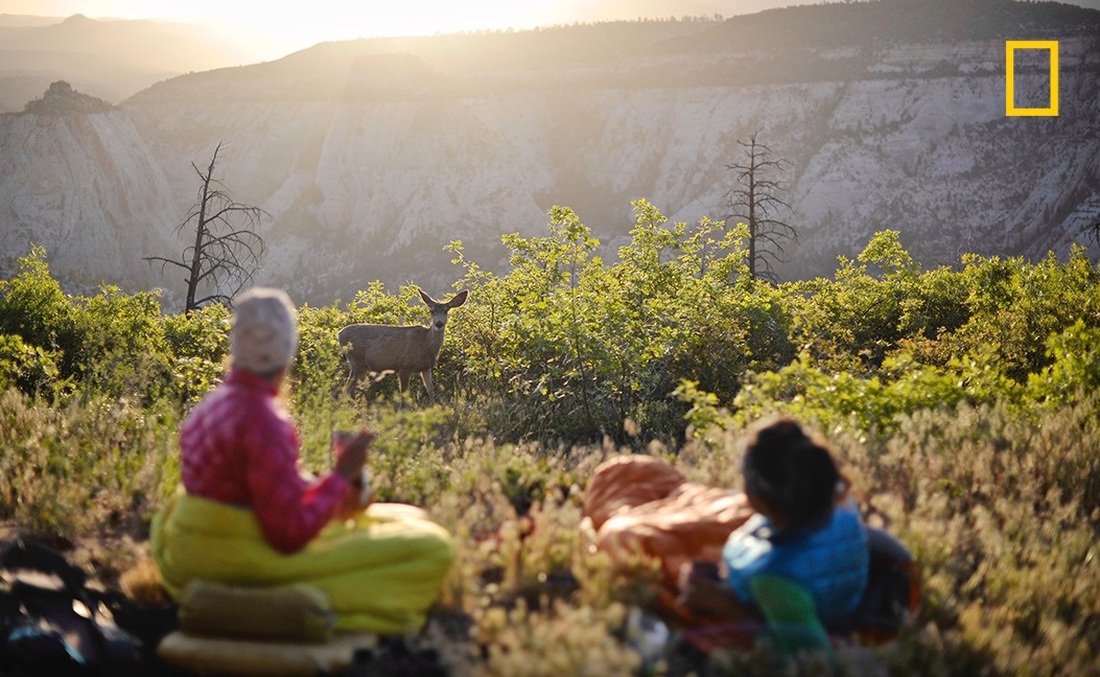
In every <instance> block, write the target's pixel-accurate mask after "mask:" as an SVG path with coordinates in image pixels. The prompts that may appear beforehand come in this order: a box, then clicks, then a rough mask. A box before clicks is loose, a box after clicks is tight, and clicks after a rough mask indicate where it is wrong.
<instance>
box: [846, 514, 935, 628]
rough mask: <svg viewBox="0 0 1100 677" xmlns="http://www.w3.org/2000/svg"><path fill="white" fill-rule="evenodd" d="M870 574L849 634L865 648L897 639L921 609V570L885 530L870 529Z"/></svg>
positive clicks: (902, 546)
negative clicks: (868, 645) (856, 638)
mask: <svg viewBox="0 0 1100 677" xmlns="http://www.w3.org/2000/svg"><path fill="white" fill-rule="evenodd" d="M867 538H868V547H869V549H870V556H871V557H870V570H869V572H868V579H867V589H866V591H865V592H864V593H863V599H862V600H861V601H860V604H859V606H858V607H857V608H856V610H855V612H853V614H852V617H851V619H850V624H851V625H850V628H849V632H851V633H853V634H855V635H857V636H858V637H859V639H860V641H861V643H864V644H882V643H885V642H889V641H891V640H893V639H895V638H896V637H897V635H898V633H899V632H900V631H901V629H902V628H903V627H904V626H905V624H906V623H908V622H909V621H910V620H911V619H912V618H913V617H915V616H916V614H917V613H918V611H919V609H920V603H921V575H920V566H919V564H918V563H917V562H916V560H914V559H913V556H912V554H910V552H909V550H908V549H907V548H906V547H905V546H904V545H903V544H902V543H901V541H899V540H898V539H896V538H894V537H893V536H892V535H890V534H889V533H887V532H886V531H884V530H882V529H877V528H875V527H870V526H868V527H867Z"/></svg>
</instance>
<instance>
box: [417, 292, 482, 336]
mask: <svg viewBox="0 0 1100 677" xmlns="http://www.w3.org/2000/svg"><path fill="white" fill-rule="evenodd" d="M416 291H418V292H420V299H421V300H422V301H424V303H426V304H427V305H428V308H430V309H431V311H432V322H431V324H430V325H429V326H430V327H431V329H432V331H443V329H444V328H445V327H446V326H447V313H449V312H450V311H451V310H452V309H454V308H457V307H459V306H461V305H462V304H463V303H466V297H467V296H469V295H470V292H468V291H466V290H463V291H460V292H458V293H457V294H455V295H454V296H452V297H451V300H449V301H446V302H444V303H440V302H439V301H436V300H435V299H433V298H432V297H430V296H428V295H427V294H426V293H425V292H424V290H423V289H421V288H419V287H417V288H416Z"/></svg>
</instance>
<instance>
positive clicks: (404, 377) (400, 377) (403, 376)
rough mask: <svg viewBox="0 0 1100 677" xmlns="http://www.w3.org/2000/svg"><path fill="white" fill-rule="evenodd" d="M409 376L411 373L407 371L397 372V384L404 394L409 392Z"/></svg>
mask: <svg viewBox="0 0 1100 677" xmlns="http://www.w3.org/2000/svg"><path fill="white" fill-rule="evenodd" d="M409 376H410V373H409V372H407V371H399V372H397V383H398V385H399V386H400V388H401V392H403V393H407V392H409Z"/></svg>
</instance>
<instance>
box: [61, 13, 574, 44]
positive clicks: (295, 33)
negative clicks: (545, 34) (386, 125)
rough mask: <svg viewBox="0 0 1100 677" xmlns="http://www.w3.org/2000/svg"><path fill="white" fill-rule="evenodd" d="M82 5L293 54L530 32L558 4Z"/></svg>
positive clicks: (116, 14)
mask: <svg viewBox="0 0 1100 677" xmlns="http://www.w3.org/2000/svg"><path fill="white" fill-rule="evenodd" d="M567 1H568V0H567ZM78 4H79V3H78ZM85 4H87V5H96V6H97V10H100V9H101V10H102V15H103V16H106V15H113V16H120V17H125V18H155V19H166V20H174V21H187V22H202V23H211V24H218V25H221V26H224V27H227V28H230V29H232V30H234V32H237V34H240V35H242V36H243V35H254V36H256V37H258V38H263V39H265V40H268V41H272V42H273V43H274V42H278V43H284V50H285V51H293V50H296V49H302V48H305V47H308V46H311V45H314V44H316V43H318V42H325V41H330V40H352V39H355V38H367V37H377V36H404V35H434V34H437V33H454V32H459V31H474V30H500V29H507V28H517V29H519V28H529V27H531V26H533V25H535V24H536V23H537V21H538V20H540V19H541V18H543V17H545V16H547V11H546V10H547V8H548V7H553V6H554V5H557V4H560V3H559V2H555V1H546V2H530V3H523V2H515V0H466V1H465V2H454V1H453V0H403V1H399V2H381V1H376V0H369V1H360V2H346V1H344V0H313V1H312V2H303V3H295V4H289V3H272V2H267V1H264V2H260V1H253V0H233V1H232V2H227V1H226V0H191V1H190V2H179V1H178V0H115V2H114V3H111V2H107V1H101V2H98V3H95V2H92V3H85ZM112 5H113V7H112ZM112 10H113V11H112ZM80 11H83V12H85V13H89V12H88V11H87V10H80ZM285 51H284V53H285Z"/></svg>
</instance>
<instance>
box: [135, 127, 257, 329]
mask: <svg viewBox="0 0 1100 677" xmlns="http://www.w3.org/2000/svg"><path fill="white" fill-rule="evenodd" d="M224 144H225V142H224V141H222V142H219V143H218V145H217V147H216V148H214V154H213V155H212V156H211V157H210V164H209V165H208V166H207V168H206V169H205V170H203V169H200V168H199V167H198V165H196V164H195V163H194V162H192V163H191V167H192V168H193V169H194V170H195V173H196V174H197V175H198V177H199V190H198V201H197V203H196V204H195V205H194V206H193V207H191V210H190V211H189V212H188V214H187V218H186V219H184V220H183V223H181V224H180V225H179V226H178V227H177V228H176V234H177V235H182V234H183V232H184V228H186V227H187V226H188V225H189V224H192V223H193V224H194V226H195V240H194V244H192V245H190V246H189V247H187V248H186V249H184V250H183V254H182V255H181V257H180V259H179V260H175V259H168V258H164V257H162V256H147V257H145V260H146V261H149V262H150V265H151V264H152V262H153V261H159V262H160V264H161V273H163V272H164V267H165V266H168V265H172V266H176V267H178V268H182V269H183V270H185V271H187V277H186V278H185V279H184V282H186V284H187V300H186V303H185V306H184V312H187V313H190V312H191V311H192V310H194V309H195V308H198V307H200V306H202V305H203V304H204V303H210V302H212V301H216V302H221V303H227V302H229V301H230V299H232V298H233V296H235V295H236V294H237V292H239V291H241V290H242V289H244V287H245V286H246V285H248V284H249V283H250V282H251V281H252V276H253V275H254V274H255V272H256V271H257V270H259V268H260V263H261V262H262V260H263V255H264V251H265V250H266V248H267V245H266V243H265V242H264V239H263V238H262V237H260V235H259V233H258V232H257V230H258V228H259V226H260V223H261V220H262V217H264V216H269V214H268V213H267V212H265V211H264V210H263V209H260V208H259V207H255V206H252V205H246V204H242V203H240V202H236V201H235V200H233V198H232V197H231V196H230V195H229V192H228V191H227V190H226V188H225V185H224V184H223V183H222V182H221V181H219V180H218V179H215V178H214V169H215V167H216V165H217V163H218V153H219V152H221V149H222V146H223V145H224ZM200 289H203V290H205V291H207V292H208V293H207V294H206V296H203V297H201V298H198V296H199V290H200Z"/></svg>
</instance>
